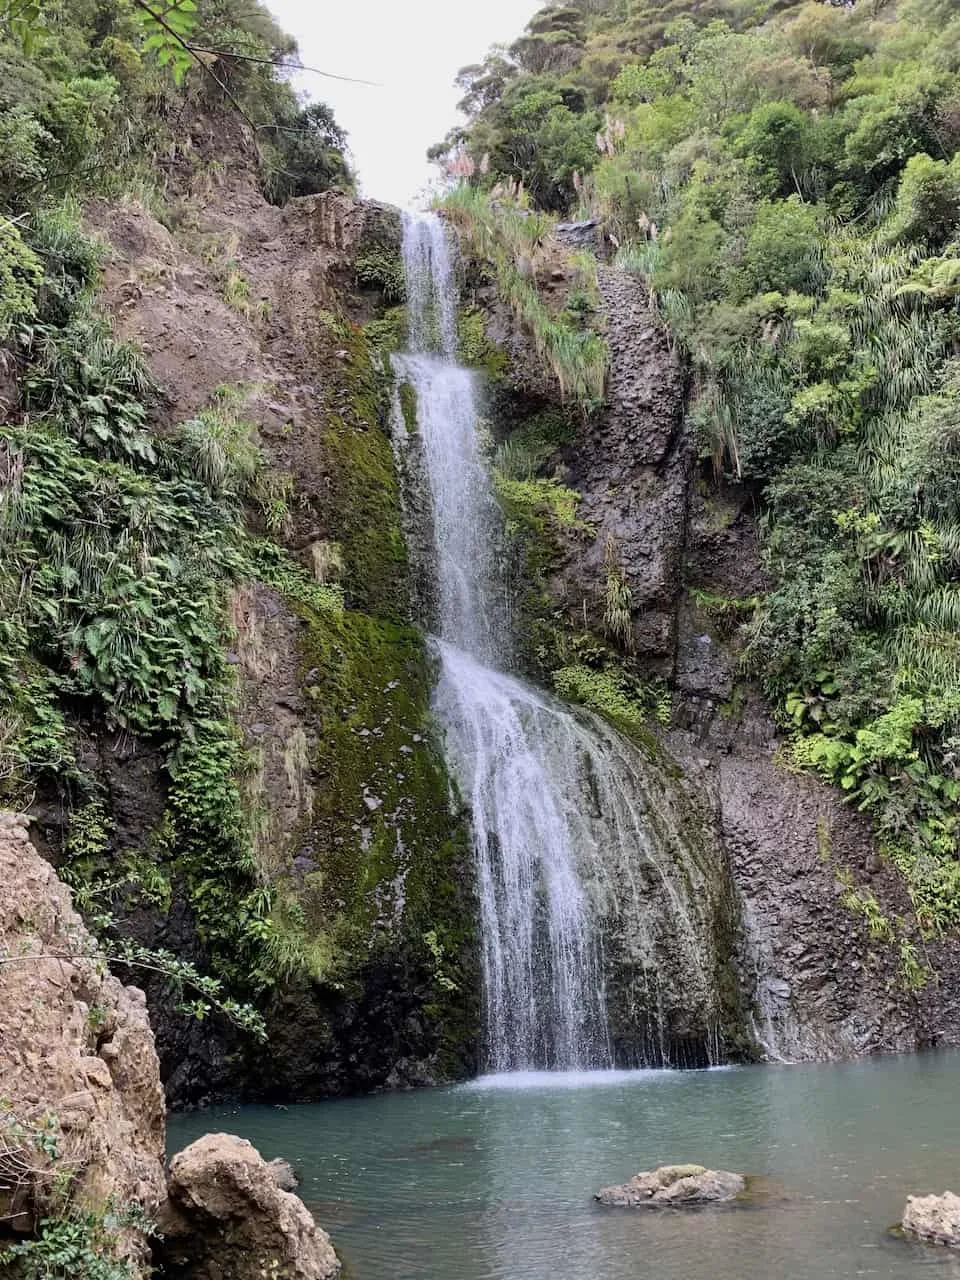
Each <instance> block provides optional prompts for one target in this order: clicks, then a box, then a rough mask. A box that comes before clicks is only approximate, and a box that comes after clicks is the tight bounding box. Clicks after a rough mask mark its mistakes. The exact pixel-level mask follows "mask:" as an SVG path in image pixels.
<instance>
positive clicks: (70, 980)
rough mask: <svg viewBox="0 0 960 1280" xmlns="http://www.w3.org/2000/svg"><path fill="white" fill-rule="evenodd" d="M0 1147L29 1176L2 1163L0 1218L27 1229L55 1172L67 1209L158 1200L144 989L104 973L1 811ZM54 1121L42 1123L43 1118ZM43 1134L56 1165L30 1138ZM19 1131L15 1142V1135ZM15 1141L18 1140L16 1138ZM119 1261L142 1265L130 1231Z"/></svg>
mask: <svg viewBox="0 0 960 1280" xmlns="http://www.w3.org/2000/svg"><path fill="white" fill-rule="evenodd" d="M0 957H2V958H3V959H4V961H5V963H3V964H2V965H0V1092H2V1094H3V1105H2V1107H0V1146H2V1147H3V1148H4V1154H5V1155H6V1156H10V1153H11V1150H12V1151H13V1152H14V1154H15V1152H16V1150H17V1149H18V1148H19V1147H20V1146H23V1147H24V1155H25V1157H27V1158H26V1164H27V1165H28V1166H29V1172H27V1173H26V1174H25V1175H24V1176H22V1177H15V1176H9V1175H10V1174H11V1170H12V1169H15V1168H16V1164H15V1162H14V1164H12V1165H11V1164H10V1162H9V1160H7V1161H4V1163H3V1165H2V1167H0V1222H2V1223H3V1225H4V1227H8V1226H11V1225H12V1226H13V1228H14V1229H15V1230H18V1231H29V1230H31V1229H32V1227H33V1226H34V1225H35V1223H36V1221H37V1220H38V1219H39V1218H41V1217H43V1216H44V1215H45V1213H46V1212H48V1211H49V1203H50V1202H49V1197H50V1195H51V1193H52V1189H53V1182H54V1176H55V1174H56V1173H57V1171H58V1169H61V1170H63V1169H73V1170H74V1178H73V1181H72V1186H71V1193H72V1198H73V1202H74V1203H75V1204H76V1205H78V1206H79V1207H81V1208H83V1209H87V1210H89V1211H91V1212H100V1211H102V1209H103V1206H104V1205H105V1204H106V1203H108V1202H109V1201H113V1202H114V1203H115V1204H117V1205H121V1206H122V1205H126V1204H128V1203H129V1202H131V1201H136V1202H138V1203H139V1204H141V1205H142V1206H143V1208H144V1210H145V1212H146V1215H147V1216H148V1217H150V1216H152V1214H153V1213H154V1212H155V1210H156V1208H157V1205H158V1204H159V1203H160V1201H161V1200H162V1198H163V1149H164V1145H163V1144H164V1104H163V1093H162V1090H161V1088H160V1076H159V1071H158V1066H157V1057H156V1053H155V1051H154V1044H153V1034H152V1032H151V1030H150V1025H149V1022H148V1020H147V1009H146V1002H145V999H144V996H143V993H142V992H141V991H139V990H137V988H135V987H125V986H123V985H122V984H121V983H120V982H118V981H117V979H116V978H114V977H112V976H111V975H110V974H109V973H108V972H106V971H105V968H104V965H103V962H102V957H101V956H100V955H99V952H98V950H97V947H96V944H95V943H94V941H93V939H92V938H91V937H90V935H89V934H88V933H87V931H86V929H85V928H84V926H83V924H82V922H81V920H80V917H79V916H78V915H77V914H76V912H75V911H74V910H73V908H72V906H71V902H70V894H69V891H68V890H67V888H66V887H65V886H64V885H62V884H61V883H60V881H59V880H58V879H57V876H56V874H55V872H54V870H53V868H52V867H51V866H50V865H49V863H47V862H45V861H44V860H43V859H42V858H41V857H40V855H39V854H38V853H37V851H36V849H35V848H34V846H33V845H32V843H31V841H30V838H29V835H28V832H27V828H26V826H25V825H24V823H23V822H22V821H21V820H20V819H18V818H17V817H16V816H15V815H13V814H9V813H2V814H0ZM51 1117H52V1119H51ZM41 1129H45V1130H49V1131H50V1136H51V1137H52V1138H54V1139H55V1141H56V1145H57V1148H58V1151H59V1159H58V1162H57V1164H56V1166H54V1165H53V1164H52V1163H51V1161H50V1160H49V1159H47V1158H46V1157H45V1156H44V1154H43V1153H42V1152H41V1151H38V1150H37V1149H36V1147H35V1144H34V1142H33V1141H32V1140H31V1138H30V1135H31V1134H36V1133H37V1132H38V1131H39V1130H41ZM18 1135H19V1136H18ZM24 1135H26V1136H25V1137H24ZM119 1252H120V1254H121V1256H124V1257H127V1258H129V1259H130V1260H131V1261H133V1262H137V1263H138V1262H140V1261H142V1260H143V1257H144V1253H145V1244H144V1240H143V1237H142V1236H141V1235H139V1233H137V1232H135V1231H133V1230H128V1231H125V1232H124V1233H122V1235H121V1237H120V1241H119Z"/></svg>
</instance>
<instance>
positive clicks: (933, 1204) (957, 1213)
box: [901, 1191, 960, 1249]
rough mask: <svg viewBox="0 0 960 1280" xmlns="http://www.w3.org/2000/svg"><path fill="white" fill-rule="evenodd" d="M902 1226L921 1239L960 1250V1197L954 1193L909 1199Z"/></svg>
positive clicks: (911, 1197) (904, 1229)
mask: <svg viewBox="0 0 960 1280" xmlns="http://www.w3.org/2000/svg"><path fill="white" fill-rule="evenodd" d="M901 1226H902V1228H903V1231H904V1233H905V1234H906V1235H908V1236H913V1237H915V1238H916V1239H917V1240H929V1241H931V1242H932V1243H935V1244H947V1245H950V1246H951V1247H952V1248H954V1249H960V1196H956V1195H954V1194H953V1192H952V1191H945V1192H944V1193H943V1195H942V1196H907V1207H906V1208H905V1209H904V1211H903V1222H902V1223H901Z"/></svg>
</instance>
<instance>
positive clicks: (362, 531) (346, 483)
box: [322, 328, 408, 620]
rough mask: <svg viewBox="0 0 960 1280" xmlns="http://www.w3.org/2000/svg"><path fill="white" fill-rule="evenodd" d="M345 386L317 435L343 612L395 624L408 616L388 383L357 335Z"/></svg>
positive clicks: (350, 348) (350, 340)
mask: <svg viewBox="0 0 960 1280" xmlns="http://www.w3.org/2000/svg"><path fill="white" fill-rule="evenodd" d="M345 345H346V349H347V351H348V354H349V359H348V362H347V365H346V374H347V379H346V380H345V385H344V386H343V387H342V388H338V394H337V395H336V396H335V397H333V403H332V405H331V410H332V411H331V412H330V413H329V415H328V418H327V427H326V430H325V432H324V435H323V440H322V449H323V456H324V465H325V470H326V480H327V486H328V489H327V493H326V494H325V502H324V507H325V512H326V514H327V515H328V518H329V519H330V521H331V525H332V528H333V531H334V533H335V535H336V538H337V540H338V542H339V543H340V546H341V549H342V553H343V561H344V574H343V585H344V588H345V590H346V593H347V599H348V602H349V604H351V605H352V606H354V607H358V608H361V609H365V610H367V611H368V612H371V613H377V614H383V615H385V616H387V617H390V618H393V619H395V620H399V619H401V618H403V617H405V616H406V614H407V609H408V591H407V553H406V546H405V543H404V539H403V533H402V531H401V510H400V487H399V484H398V481H397V475H396V470H395V467H394V459H393V450H392V448H391V445H390V439H389V436H388V433H387V422H388V420H389V419H388V415H389V393H390V385H389V376H388V375H387V374H386V373H384V372H380V371H378V370H377V369H375V368H374V365H373V362H372V360H371V352H370V348H369V345H368V344H367V342H366V340H365V339H364V335H363V332H362V331H361V330H360V329H359V328H354V329H352V330H351V332H350V335H349V338H348V339H347V340H346V343H345Z"/></svg>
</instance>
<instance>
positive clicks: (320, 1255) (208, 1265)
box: [0, 812, 340, 1280]
mask: <svg viewBox="0 0 960 1280" xmlns="http://www.w3.org/2000/svg"><path fill="white" fill-rule="evenodd" d="M148 964H149V962H147V965H148ZM145 967H146V965H145V966H144V968H139V969H138V971H137V972H138V975H139V974H140V973H142V972H144V970H145ZM164 1121H165V1108H164V1098H163V1090H162V1088H161V1084H160V1069H159V1062H158V1059H157V1054H156V1050H155V1048H154V1039H153V1033H152V1032H151V1030H150V1023H149V1021H148V1017H147V1008H146V1000H145V998H144V995H143V992H142V991H140V990H139V989H138V988H136V987H130V986H123V985H122V984H121V983H120V982H119V981H118V980H117V979H116V978H115V977H113V976H112V975H111V974H110V973H109V972H108V970H107V967H106V961H105V959H104V956H103V953H102V952H101V950H100V948H99V946H98V945H97V943H96V941H95V940H94V939H93V938H92V937H91V935H90V934H89V933H88V932H87V930H86V928H85V927H84V925H83V922H82V921H81V919H80V917H79V916H78V915H77V913H76V912H75V911H74V909H73V906H72V904H71V899H70V893H69V891H68V889H67V888H66V886H65V885H63V884H61V882H60V881H59V880H58V878H57V876H56V874H55V872H54V870H53V868H52V867H51V866H50V864H49V863H48V862H46V861H45V860H44V859H43V858H41V857H40V855H39V853H38V852H37V850H36V849H35V848H34V846H33V844H32V842H31V840H30V836H29V833H28V828H27V819H25V818H21V817H18V816H17V815H16V814H13V813H6V812H0V1253H2V1252H3V1251H4V1249H5V1248H6V1247H7V1246H8V1245H9V1244H11V1243H14V1242H18V1243H14V1248H15V1249H17V1248H24V1247H27V1245H25V1243H24V1242H29V1241H30V1238H31V1237H32V1236H33V1235H34V1234H35V1233H36V1232H37V1231H38V1230H42V1231H47V1232H50V1231H51V1230H52V1231H54V1232H56V1230H57V1229H58V1227H61V1226H62V1227H65V1228H66V1230H67V1236H66V1237H62V1238H61V1240H60V1242H59V1243H58V1242H57V1241H56V1239H55V1238H49V1237H48V1242H47V1245H46V1246H45V1250H44V1253H43V1255H42V1258H40V1257H36V1256H35V1257H32V1258H29V1257H28V1258H27V1261H26V1270H25V1271H23V1272H21V1271H20V1270H16V1269H15V1270H13V1271H11V1272H10V1274H16V1275H20V1274H29V1275H40V1274H41V1273H42V1274H43V1275H47V1274H52V1272H51V1271H49V1270H48V1269H46V1268H47V1265H48V1263H49V1265H50V1266H53V1267H56V1265H57V1261H59V1258H60V1256H61V1254H62V1256H63V1257H64V1258H69V1263H70V1268H71V1270H70V1274H80V1272H79V1270H78V1269H77V1268H80V1267H82V1266H83V1255H89V1259H90V1265H93V1260H94V1259H95V1260H97V1261H99V1262H101V1263H102V1264H103V1265H104V1266H106V1265H107V1264H108V1263H109V1262H113V1261H115V1262H117V1263H118V1264H120V1265H123V1264H126V1265H127V1266H128V1267H129V1274H130V1276H131V1277H133V1276H141V1275H145V1274H147V1273H148V1268H149V1274H158V1275H160V1276H167V1277H170V1278H171V1280H218V1278H219V1277H222V1276H227V1275H229V1276H231V1277H233V1278H234V1280H257V1278H259V1277H261V1276H263V1275H267V1274H269V1275H284V1276H290V1277H298V1278H299V1280H332V1278H333V1277H334V1276H336V1275H338V1274H339V1271H340V1263H339V1261H338V1259H337V1256H336V1254H335V1252H334V1250H333V1246H332V1245H331V1243H330V1240H329V1238H328V1236H327V1235H326V1233H325V1232H324V1231H323V1230H322V1229H321V1228H319V1227H318V1226H317V1225H316V1223H315V1222H314V1220H313V1218H312V1217H311V1215H310V1213H309V1212H308V1211H307V1209H306V1207H305V1206H304V1204H303V1202H302V1201H301V1200H299V1199H298V1198H297V1197H296V1196H295V1195H292V1194H290V1193H289V1192H288V1191H286V1190H281V1189H280V1186H279V1185H278V1182H279V1181H280V1180H281V1178H282V1175H283V1173H285V1172H286V1173H288V1172H289V1170H288V1167H287V1166H283V1162H278V1163H279V1164H280V1165H282V1166H283V1167H282V1168H281V1169H280V1170H279V1171H278V1170H277V1169H275V1168H274V1167H272V1166H270V1165H268V1164H267V1163H266V1162H265V1161H264V1160H263V1159H262V1157H261V1156H260V1155H259V1153H258V1152H257V1151H256V1150H255V1149H254V1148H253V1147H252V1146H251V1145H250V1143H249V1142H245V1141H243V1140H242V1139H240V1138H235V1137H232V1136H230V1135H229V1134H208V1135H207V1136H206V1137H205V1138H201V1139H200V1140H199V1141H197V1142H195V1143H193V1145H192V1146H190V1147H188V1148H187V1149H186V1150H185V1151H183V1152H181V1153H180V1154H179V1155H178V1156H176V1157H175V1158H174V1160H173V1162H172V1165H171V1169H170V1177H169V1181H168V1180H167V1179H166V1177H165V1173H164V1157H165V1149H164V1144H165V1123H164ZM158 1224H159V1226H160V1230H159V1232H158V1231H157V1229H156V1228H157V1225H158ZM0 1265H2V1264H0ZM13 1265H14V1264H13V1263H11V1266H13ZM154 1267H158V1268H159V1270H158V1271H156V1272H154V1270H153V1268H154ZM31 1268H33V1269H31ZM37 1268H40V1269H39V1270H37ZM118 1273H119V1272H118ZM4 1274H5V1275H6V1274H8V1273H7V1271H4ZM84 1274H86V1272H84ZM104 1274H106V1272H104ZM111 1274H114V1272H113V1271H111ZM124 1274H128V1272H127V1271H124Z"/></svg>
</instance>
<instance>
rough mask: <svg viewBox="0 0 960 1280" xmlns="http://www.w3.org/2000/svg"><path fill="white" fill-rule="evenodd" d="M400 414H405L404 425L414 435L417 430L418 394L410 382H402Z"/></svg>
mask: <svg viewBox="0 0 960 1280" xmlns="http://www.w3.org/2000/svg"><path fill="white" fill-rule="evenodd" d="M399 395H400V412H401V413H402V414H403V421H404V425H405V426H406V428H407V430H408V431H409V432H410V433H411V434H414V433H415V432H416V430H417V392H416V389H415V388H414V387H413V386H412V384H411V383H409V382H401V383H400V389H399Z"/></svg>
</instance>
